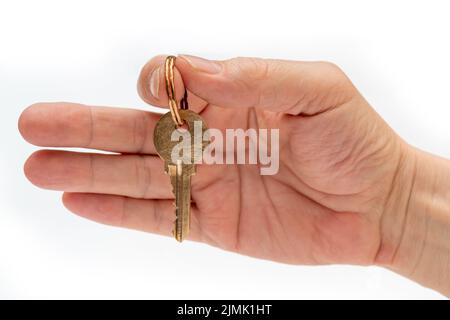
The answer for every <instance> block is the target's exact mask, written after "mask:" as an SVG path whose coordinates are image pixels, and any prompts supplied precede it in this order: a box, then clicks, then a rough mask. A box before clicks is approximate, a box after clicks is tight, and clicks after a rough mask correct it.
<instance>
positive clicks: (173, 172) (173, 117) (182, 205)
mask: <svg viewBox="0 0 450 320" xmlns="http://www.w3.org/2000/svg"><path fill="white" fill-rule="evenodd" d="M174 60H175V58H174V57H168V58H167V59H166V64H165V67H166V70H165V71H166V72H165V75H166V87H167V95H168V97H169V107H170V112H168V113H166V114H165V115H163V116H162V117H161V119H159V121H158V122H157V123H156V126H155V130H154V133H153V142H154V144H155V148H156V151H157V152H158V154H159V156H160V157H161V159H163V160H164V162H165V164H164V168H165V171H166V173H167V174H168V175H169V176H170V182H171V183H172V188H173V193H174V196H175V215H176V220H175V227H174V229H173V235H174V236H175V239H177V240H178V241H179V242H181V241H183V240H184V239H186V237H187V236H188V234H189V229H190V211H191V176H192V175H194V174H195V161H196V160H197V159H201V156H202V153H203V150H204V148H205V147H206V146H207V145H208V143H209V141H203V137H204V136H205V132H206V130H207V127H206V124H205V122H204V121H203V119H202V118H201V117H200V116H199V115H198V114H196V113H195V112H192V111H190V110H187V107H188V104H187V93H185V95H184V98H183V99H182V101H181V103H182V106H183V108H182V109H179V108H178V103H177V101H176V100H175V87H174V79H173V65H174ZM197 121H198V122H197ZM182 124H184V125H186V126H187V132H186V133H189V136H190V142H191V143H190V148H189V150H188V152H189V154H183V155H182V157H178V158H176V159H173V157H172V153H173V152H172V151H173V149H174V147H175V146H176V145H178V144H179V143H180V141H178V140H175V141H172V139H171V137H172V133H173V132H174V131H175V130H182V129H181V125H182ZM195 125H197V128H199V129H200V128H201V130H197V132H196V133H197V134H201V137H195V136H194V132H195ZM183 150H184V149H183ZM186 156H187V157H186ZM186 160H188V161H186Z"/></svg>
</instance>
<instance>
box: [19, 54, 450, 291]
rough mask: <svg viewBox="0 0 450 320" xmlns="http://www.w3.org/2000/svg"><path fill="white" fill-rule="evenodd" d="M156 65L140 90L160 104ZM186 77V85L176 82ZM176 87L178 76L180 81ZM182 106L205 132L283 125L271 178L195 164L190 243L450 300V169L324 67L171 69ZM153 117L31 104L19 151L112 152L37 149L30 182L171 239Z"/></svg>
mask: <svg viewBox="0 0 450 320" xmlns="http://www.w3.org/2000/svg"><path fill="white" fill-rule="evenodd" d="M164 59H165V57H164V56H157V57H155V58H153V59H151V60H150V61H149V62H148V63H147V64H146V65H145V66H144V68H143V69H142V71H141V74H140V77H139V81H138V91H139V94H140V96H141V97H142V98H143V99H144V100H145V101H146V102H148V103H150V104H152V105H156V106H160V107H166V106H167V95H166V92H165V83H164V77H163V75H164V72H163V63H164ZM181 75H182V77H181ZM181 78H182V79H183V80H181ZM175 80H176V89H177V94H178V95H179V96H178V98H181V95H182V93H183V92H184V89H185V88H184V85H185V86H186V88H187V90H188V92H189V103H190V108H191V109H192V110H194V111H196V112H198V113H200V114H201V116H202V117H203V118H204V119H205V121H206V123H207V124H208V126H209V127H210V128H217V129H220V130H225V128H243V129H246V128H278V129H280V168H279V172H278V174H276V175H268V176H262V175H260V173H259V166H258V165H199V166H198V167H197V174H196V175H195V176H194V177H193V179H192V200H193V205H192V222H191V233H190V235H189V239H190V240H194V241H201V242H204V243H207V244H210V245H213V246H217V247H219V248H222V249H225V250H230V251H234V252H237V253H240V254H244V255H249V256H254V257H258V258H263V259H269V260H274V261H279V262H283V263H290V264H312V265H316V264H334V263H345V264H358V265H381V266H384V267H386V268H389V269H391V270H394V271H395V272H398V273H400V274H402V275H404V276H407V277H409V278H411V279H413V280H415V281H417V282H419V283H421V284H423V285H425V286H428V287H431V288H434V289H436V290H438V291H440V292H442V293H443V294H446V295H450V194H449V192H448V191H447V190H450V183H449V181H450V179H449V178H450V165H449V161H447V160H445V159H440V158H438V157H435V156H432V155H428V154H425V153H424V152H422V151H419V150H416V149H414V148H413V147H411V146H409V145H408V144H407V143H405V142H404V141H403V140H402V139H401V138H400V137H399V136H398V135H397V134H396V133H395V132H394V131H393V130H392V129H391V128H390V127H389V126H388V125H387V124H386V123H385V122H384V121H383V119H381V117H380V116H379V115H378V114H377V113H376V112H375V111H374V110H373V109H372V108H371V106H370V105H369V104H368V103H367V102H366V101H365V99H364V98H363V97H362V96H361V94H360V93H359V92H358V90H357V89H356V88H355V87H354V86H353V84H352V83H351V81H350V80H349V79H348V78H347V77H346V75H345V74H344V73H343V72H342V71H341V70H340V69H339V68H338V67H337V66H335V65H333V64H331V63H327V62H296V61H281V60H263V59H256V58H235V59H231V60H226V61H208V60H204V59H201V58H197V57H192V56H180V57H178V59H177V60H176V70H175ZM159 117H160V115H158V114H152V113H150V112H146V111H141V110H133V109H125V108H109V107H96V106H85V105H79V104H74V103H64V102H61V103H38V104H34V105H32V106H30V107H28V108H27V109H26V110H25V111H24V112H23V113H22V115H21V117H20V119H19V130H20V132H21V134H22V136H23V137H24V139H26V140H27V141H28V142H30V143H32V144H34V145H38V146H43V147H81V148H86V149H92V150H105V151H110V152H114V154H99V153H95V151H93V152H91V153H77V152H67V151H59V150H58V151H56V150H40V151H37V152H35V153H33V154H32V155H31V156H30V157H29V159H28V160H27V161H26V163H25V167H24V171H25V174H26V176H27V177H28V179H29V180H30V181H31V182H32V183H33V184H35V185H37V186H39V187H42V188H45V189H52V190H61V191H64V194H63V202H64V205H65V206H66V207H67V208H68V209H69V210H70V211H72V212H74V213H75V214H78V215H80V216H82V217H85V218H88V219H91V220H94V221H97V222H100V223H104V224H109V225H114V226H119V227H125V228H132V229H138V230H143V231H147V232H152V233H158V234H162V235H169V236H171V230H172V228H173V220H174V208H173V195H172V192H171V185H170V182H169V178H168V177H167V175H165V174H164V170H163V162H162V161H161V160H160V159H159V157H158V156H157V155H156V152H155V149H154V146H153V128H154V126H155V123H156V121H157V120H158V119H159Z"/></svg>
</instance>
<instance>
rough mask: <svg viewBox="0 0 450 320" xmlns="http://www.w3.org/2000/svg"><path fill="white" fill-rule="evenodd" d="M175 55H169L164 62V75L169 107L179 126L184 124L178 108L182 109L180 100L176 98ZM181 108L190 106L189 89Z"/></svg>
mask: <svg viewBox="0 0 450 320" xmlns="http://www.w3.org/2000/svg"><path fill="white" fill-rule="evenodd" d="M175 59H176V57H175V56H168V57H167V58H166V60H165V62H164V75H165V79H166V91H167V97H168V98H169V109H170V113H171V114H172V119H173V122H175V124H176V125H177V126H182V125H183V120H182V119H181V116H180V113H179V112H178V110H179V109H180V108H179V106H178V102H177V100H176V94H175V77H174V73H173V69H174V64H175ZM180 105H181V109H183V110H186V109H188V108H189V106H188V102H187V90H185V91H184V96H183V98H182V99H181V101H180Z"/></svg>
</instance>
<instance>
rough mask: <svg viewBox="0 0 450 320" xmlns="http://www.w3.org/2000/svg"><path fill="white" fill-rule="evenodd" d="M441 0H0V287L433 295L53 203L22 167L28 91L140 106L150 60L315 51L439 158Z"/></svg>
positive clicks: (444, 67)
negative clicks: (89, 216) (97, 218)
mask: <svg viewBox="0 0 450 320" xmlns="http://www.w3.org/2000/svg"><path fill="white" fill-rule="evenodd" d="M449 9H450V7H449V5H448V1H421V2H417V1H380V0H378V1H371V2H369V1H342V0H341V1H304V2H301V1H290V2H288V1H280V0H278V1H272V2H266V1H258V2H255V3H253V2H251V1H230V0H227V1H223V2H219V1H174V0H171V1H162V0H161V1H142V2H134V1H122V2H116V1H111V0H110V1H86V2H84V1H80V0H78V1H42V0H41V1H29V2H25V1H3V0H1V1H0V108H1V109H0V110H1V113H0V121H1V122H0V142H1V147H2V148H1V157H0V297H1V298H268V299H270V298H442V296H441V295H439V294H437V293H435V292H433V291H431V290H428V289H425V288H423V287H421V286H419V285H417V284H414V283H412V282H410V281H409V280H406V279H404V278H402V277H400V276H398V275H395V274H393V273H391V272H389V271H386V270H383V269H380V268H375V267H371V268H364V267H354V266H326V267H302V266H287V265H282V264H277V263H273V262H269V261H261V260H256V259H252V258H248V257H243V256H239V255H235V254H231V253H227V252H223V251H221V250H217V249H214V248H212V247H208V246H206V245H202V244H197V243H189V242H186V243H183V244H182V245H179V244H178V243H176V242H175V241H174V240H173V239H171V238H164V237H158V236H154V235H151V234H144V233H140V232H135V231H129V230H120V229H116V228H112V227H107V226H103V225H99V224H95V223H93V222H90V221H87V220H84V219H81V218H79V217H77V216H74V215H72V214H70V213H68V212H67V211H66V210H65V209H64V207H63V206H62V204H61V202H60V196H61V195H60V193H59V192H53V191H44V190H39V189H37V188H36V187H34V186H32V185H31V184H30V183H28V181H27V180H26V179H25V177H24V175H23V172H22V165H23V162H24V161H25V159H26V157H27V155H28V154H29V153H31V152H32V151H33V150H35V149H36V148H35V147H33V146H30V145H28V144H26V143H25V142H24V141H23V140H22V139H21V137H20V135H19V133H18V131H17V118H18V116H19V114H20V112H21V111H22V110H23V109H24V108H25V107H26V106H28V105H29V104H31V103H33V102H37V101H73V102H82V103H87V104H99V105H113V106H127V107H135V108H143V109H150V107H149V106H147V105H146V104H144V103H143V102H142V101H140V100H139V98H138V96H137V93H136V90H135V87H136V79H137V76H138V73H139V70H140V67H141V66H142V65H143V64H144V63H145V62H146V60H147V59H149V58H150V57H152V56H153V55H157V54H161V53H171V54H178V53H189V54H196V55H201V56H205V57H208V58H219V59H220V58H229V57H233V56H260V57H271V58H285V59H298V60H331V61H333V62H335V63H337V64H339V65H340V66H341V67H342V68H343V69H344V70H345V71H346V72H347V74H348V75H349V77H350V78H351V79H352V80H353V82H354V83H355V84H356V86H357V87H358V88H359V89H360V90H361V92H362V93H363V94H364V95H365V97H366V98H367V99H368V101H369V102H370V103H371V104H372V105H373V106H374V108H375V109H376V110H377V111H378V112H379V113H380V114H381V115H382V116H383V117H384V118H385V119H386V120H387V121H388V123H389V124H390V125H391V126H392V127H393V128H394V129H395V130H396V131H397V132H398V133H399V134H400V135H401V136H402V137H404V138H405V139H406V140H407V141H409V142H410V143H411V144H414V145H416V146H418V147H420V148H422V149H426V150H428V151H430V152H433V153H437V154H440V155H442V156H446V157H450V126H449V117H450V102H449V100H448V97H449V89H450V88H449V73H450V62H449V61H450V59H449V57H450V41H449V34H450V19H449V13H450V11H449Z"/></svg>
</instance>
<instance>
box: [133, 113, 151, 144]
mask: <svg viewBox="0 0 450 320" xmlns="http://www.w3.org/2000/svg"><path fill="white" fill-rule="evenodd" d="M133 127H134V130H133V145H134V146H135V149H136V152H137V153H141V152H143V151H144V150H145V147H146V143H147V136H148V114H147V113H146V112H144V111H141V112H138V114H137V115H136V117H135V119H134V125H133Z"/></svg>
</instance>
